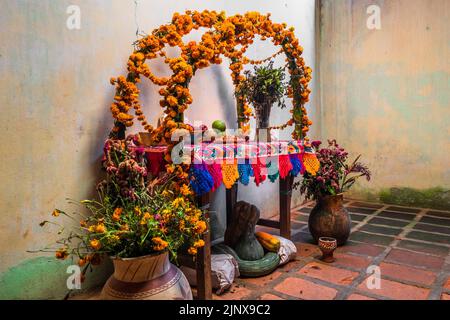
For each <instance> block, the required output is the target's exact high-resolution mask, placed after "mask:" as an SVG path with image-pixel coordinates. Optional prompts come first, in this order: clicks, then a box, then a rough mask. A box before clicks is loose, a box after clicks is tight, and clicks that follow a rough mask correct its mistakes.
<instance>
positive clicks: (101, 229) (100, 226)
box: [95, 223, 106, 233]
mask: <svg viewBox="0 0 450 320" xmlns="http://www.w3.org/2000/svg"><path fill="white" fill-rule="evenodd" d="M95 232H97V233H105V232H106V227H105V225H104V224H103V223H101V224H98V225H97V226H96V227H95Z"/></svg>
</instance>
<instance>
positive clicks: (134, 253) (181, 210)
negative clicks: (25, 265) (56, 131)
mask: <svg viewBox="0 0 450 320" xmlns="http://www.w3.org/2000/svg"><path fill="white" fill-rule="evenodd" d="M103 166H104V168H105V170H106V179H105V180H103V181H101V182H100V183H99V184H98V185H97V191H98V197H97V199H95V200H83V201H81V204H82V205H84V206H85V207H86V208H87V209H88V212H87V213H84V214H83V213H73V214H71V213H68V212H65V211H63V210H59V209H56V210H55V211H54V212H53V216H60V215H62V216H66V217H68V218H70V219H72V220H76V217H75V215H80V216H81V221H80V222H79V225H78V226H76V227H75V228H73V229H71V230H70V232H69V234H68V235H67V236H66V237H64V238H63V239H61V240H59V241H58V242H57V243H58V245H59V248H58V249H57V250H56V257H57V258H59V259H66V258H67V257H69V256H71V255H72V256H75V257H76V258H77V259H78V264H79V265H80V266H81V267H84V271H83V274H84V273H85V272H86V270H87V267H88V266H89V265H95V264H98V263H99V261H100V260H101V259H102V258H103V257H105V256H109V257H110V258H111V259H112V261H113V264H114V274H113V275H112V276H111V277H110V279H109V280H108V281H107V283H106V284H105V286H104V288H103V290H102V298H103V299H192V292H191V289H190V286H189V283H188V282H187V279H186V278H185V276H184V275H183V274H182V273H181V271H180V270H179V269H178V268H177V267H175V265H173V264H172V263H170V261H169V255H170V256H171V257H172V259H176V255H177V252H178V250H179V249H180V248H182V247H186V248H187V250H188V252H189V253H190V254H192V255H195V254H196V253H197V248H199V247H202V246H203V245H204V242H203V240H202V239H201V236H202V234H203V233H204V232H205V230H206V222H205V220H204V218H203V213H202V211H201V210H200V209H198V208H197V207H196V206H195V205H194V202H193V201H192V199H191V191H190V189H189V187H188V186H187V185H182V186H179V185H178V184H177V183H176V182H175V179H174V177H175V176H174V175H169V174H164V175H162V176H160V177H156V178H152V179H147V178H148V176H150V175H147V168H146V163H145V157H144V153H143V149H139V148H137V147H136V145H135V143H134V137H133V136H131V137H129V138H127V139H126V140H125V141H123V140H107V141H106V143H105V146H104V158H103ZM47 222H48V221H45V222H43V223H41V225H44V224H46V223H47Z"/></svg>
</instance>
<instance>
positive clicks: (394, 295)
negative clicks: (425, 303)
mask: <svg viewBox="0 0 450 320" xmlns="http://www.w3.org/2000/svg"><path fill="white" fill-rule="evenodd" d="M380 282H381V283H380V288H379V289H372V288H370V289H369V288H368V286H367V283H366V281H363V282H362V283H361V284H360V285H359V286H358V289H359V290H361V291H366V292H369V293H371V294H376V295H379V296H383V297H388V298H391V299H396V300H424V299H426V298H427V297H428V295H429V293H430V289H425V288H421V287H417V286H412V285H407V284H404V283H401V282H397V281H391V280H387V279H381V281H380Z"/></svg>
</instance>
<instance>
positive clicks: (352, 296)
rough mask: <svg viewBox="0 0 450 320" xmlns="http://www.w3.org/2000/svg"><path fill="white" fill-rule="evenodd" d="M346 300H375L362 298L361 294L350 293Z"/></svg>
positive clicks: (366, 297)
mask: <svg viewBox="0 0 450 320" xmlns="http://www.w3.org/2000/svg"><path fill="white" fill-rule="evenodd" d="M347 300H376V299H374V298H370V297H368V296H363V295H362V294H357V293H352V294H351V295H350V296H349V297H348V298H347Z"/></svg>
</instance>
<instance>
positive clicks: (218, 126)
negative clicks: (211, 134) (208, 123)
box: [212, 120, 227, 133]
mask: <svg viewBox="0 0 450 320" xmlns="http://www.w3.org/2000/svg"><path fill="white" fill-rule="evenodd" d="M212 128H213V129H216V130H218V131H220V132H222V133H223V132H225V130H226V129H227V126H226V124H225V122H223V121H222V120H216V121H214V122H213V123H212Z"/></svg>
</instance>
